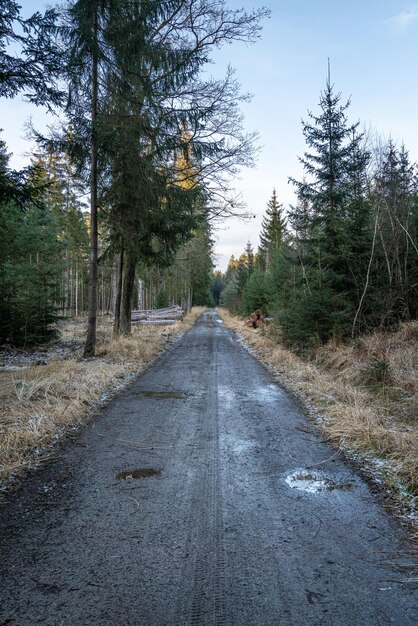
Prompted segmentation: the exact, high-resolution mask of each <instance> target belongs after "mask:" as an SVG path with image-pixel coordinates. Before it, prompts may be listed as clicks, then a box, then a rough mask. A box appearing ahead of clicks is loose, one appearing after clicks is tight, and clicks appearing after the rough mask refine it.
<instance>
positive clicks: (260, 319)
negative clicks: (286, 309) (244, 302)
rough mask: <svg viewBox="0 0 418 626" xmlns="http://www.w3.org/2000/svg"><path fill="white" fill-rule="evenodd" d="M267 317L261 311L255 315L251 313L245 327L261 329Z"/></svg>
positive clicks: (256, 311)
mask: <svg viewBox="0 0 418 626" xmlns="http://www.w3.org/2000/svg"><path fill="white" fill-rule="evenodd" d="M264 321H265V317H264V315H263V312H262V311H261V310H260V309H256V310H255V311H254V313H251V315H250V317H248V318H247V319H246V320H245V325H246V326H248V328H261V327H262V326H263V325H264Z"/></svg>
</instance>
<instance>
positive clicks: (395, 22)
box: [385, 4, 418, 35]
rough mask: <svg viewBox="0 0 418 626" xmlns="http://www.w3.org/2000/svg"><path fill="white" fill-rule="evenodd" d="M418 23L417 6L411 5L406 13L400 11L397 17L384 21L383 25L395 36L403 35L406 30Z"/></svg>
mask: <svg viewBox="0 0 418 626" xmlns="http://www.w3.org/2000/svg"><path fill="white" fill-rule="evenodd" d="M417 21H418V5H416V4H415V5H413V6H411V7H410V9H409V10H407V11H402V13H399V15H394V16H393V17H389V18H388V19H387V20H385V24H386V25H387V26H388V27H389V29H390V30H391V31H392V32H393V33H395V34H396V35H400V34H401V33H404V32H405V31H406V30H408V28H410V27H411V26H412V24H414V23H415V22H417Z"/></svg>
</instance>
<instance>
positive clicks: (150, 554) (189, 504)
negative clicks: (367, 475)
mask: <svg viewBox="0 0 418 626" xmlns="http://www.w3.org/2000/svg"><path fill="white" fill-rule="evenodd" d="M0 532H1V538H2V539H1V541H2V543H1V562H0V576H1V582H0V607H1V608H0V626H4V625H6V624H13V625H19V626H24V625H25V626H26V625H28V626H33V625H35V624H44V625H47V626H49V625H50V626H95V625H98V624H101V625H106V626H107V625H109V626H110V625H112V626H113V625H115V626H163V625H167V626H171V625H176V626H177V625H178V626H188V625H202V626H206V625H209V624H210V625H212V626H221V625H222V626H223V625H228V626H239V625H254V626H256V625H257V626H268V625H275V626H278V625H280V626H316V625H318V626H324V625H330V626H331V625H332V626H340V625H347V626H369V625H375V624H376V625H386V624H391V625H397V626H409V625H411V626H412V625H414V626H415V625H416V624H417V623H418V613H417V611H416V608H417V605H416V596H415V595H414V592H413V589H412V588H411V584H410V582H409V583H408V582H405V581H406V580H407V579H408V576H409V569H408V568H409V565H410V556H409V555H410V554H411V553H412V546H411V544H410V543H409V542H408V537H407V534H406V532H405V531H404V530H403V529H402V528H401V527H400V525H399V523H398V522H397V520H396V519H394V518H392V517H391V516H389V515H388V513H387V512H386V511H385V510H384V509H383V508H382V506H381V505H380V504H379V501H378V499H377V496H376V495H374V494H373V493H371V491H370V489H369V487H368V485H367V484H366V483H365V482H363V480H362V479H361V478H360V477H359V475H357V474H356V473H355V472H354V471H353V469H352V468H351V467H350V465H349V464H347V463H346V462H345V461H344V460H343V459H342V458H341V457H340V456H339V455H338V454H337V453H336V450H335V449H334V448H332V447H330V446H329V445H328V444H326V443H323V442H321V440H320V438H319V437H318V435H317V434H315V433H313V432H312V431H311V429H310V427H309V423H308V422H307V420H306V418H305V417H304V415H303V412H302V410H301V408H300V407H299V405H298V403H297V402H296V401H295V400H294V399H293V398H292V397H290V396H289V395H287V394H286V393H285V392H284V391H283V390H282V389H281V388H280V387H278V386H276V385H275V384H274V383H273V382H272V380H271V379H270V377H269V375H268V373H267V372H266V371H265V370H264V368H263V367H262V366H261V365H260V364H259V363H258V362H257V361H256V360H255V359H254V358H253V357H252V356H251V355H250V354H249V353H248V352H247V351H246V350H245V349H244V348H242V346H241V345H240V343H239V342H238V341H237V340H236V338H235V336H234V335H233V334H232V333H231V332H230V331H228V330H226V329H225V328H224V327H223V325H222V321H221V320H220V319H219V318H218V317H217V316H216V314H215V313H213V312H208V313H205V314H204V315H203V316H202V317H201V318H200V319H199V320H198V322H197V323H196V325H195V326H194V328H193V329H192V330H191V331H189V332H188V333H187V334H186V335H185V336H184V337H183V339H182V340H181V341H180V342H179V343H178V344H177V345H176V346H175V347H174V348H173V349H172V350H171V351H170V352H168V353H166V354H164V355H163V356H162V357H160V358H159V360H158V361H157V362H156V363H155V364H154V365H153V367H152V368H150V369H149V370H148V371H147V372H146V373H145V374H143V375H142V376H140V377H139V378H138V379H137V380H136V382H135V383H134V384H132V385H131V386H130V387H129V389H127V390H126V391H124V392H123V393H121V394H120V395H119V396H118V397H117V398H115V399H114V400H113V401H112V402H111V403H110V404H109V405H108V406H107V407H106V409H105V410H103V411H102V413H101V414H100V415H98V416H97V417H96V419H95V420H94V421H93V422H92V423H91V424H90V425H89V426H88V427H87V428H86V429H85V430H84V431H83V432H82V433H81V434H80V436H79V437H78V439H77V440H76V441H75V442H72V443H70V444H68V445H67V447H66V448H65V449H63V450H62V451H61V453H60V456H59V458H58V459H57V460H56V461H54V462H53V463H51V464H50V465H49V466H48V467H46V468H44V469H42V470H40V471H39V472H37V473H36V474H35V475H34V476H33V477H32V478H30V479H28V480H27V481H26V483H25V486H24V488H23V489H21V490H20V492H19V493H17V494H15V495H14V496H13V497H11V498H9V500H8V502H7V503H6V505H4V506H3V509H2V512H1V513H0Z"/></svg>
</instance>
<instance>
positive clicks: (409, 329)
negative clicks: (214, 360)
mask: <svg viewBox="0 0 418 626" xmlns="http://www.w3.org/2000/svg"><path fill="white" fill-rule="evenodd" d="M218 312H219V314H220V315H221V317H222V318H223V320H224V323H225V325H226V326H227V327H229V328H233V329H235V330H237V331H239V332H240V333H241V334H242V335H243V336H244V338H245V340H246V342H247V344H248V345H249V347H250V348H251V349H252V350H253V351H254V352H255V353H256V354H257V355H258V356H259V357H260V359H261V360H262V361H263V362H264V363H265V364H266V365H268V366H269V368H270V369H271V370H272V372H273V374H276V376H277V377H278V378H279V380H280V381H281V382H282V383H283V384H284V385H286V386H287V387H288V388H289V389H291V390H292V391H294V392H296V393H297V395H298V396H299V397H300V398H301V399H302V401H303V402H304V403H305V405H307V407H308V408H309V409H310V411H309V412H310V414H311V415H313V416H314V417H315V423H316V424H317V425H318V426H319V427H320V428H321V429H322V431H323V432H324V433H325V435H326V438H327V439H328V440H330V441H332V442H334V443H335V444H336V445H338V446H339V447H340V448H341V449H343V450H344V451H345V453H346V454H347V455H348V456H350V457H351V458H355V459H356V460H357V461H359V462H360V463H361V464H362V465H363V466H366V468H367V469H368V470H369V471H370V472H371V473H372V475H374V477H375V478H377V480H378V481H380V482H382V483H383V484H385V485H386V486H387V487H388V488H389V489H390V490H391V491H392V492H395V493H396V494H397V496H398V498H399V499H400V500H401V501H403V502H404V505H405V507H406V509H407V510H408V513H409V517H410V519H411V520H413V519H414V517H415V522H416V521H417V517H416V516H417V509H416V506H417V502H418V437H417V425H418V322H409V323H406V324H403V325H401V326H400V328H399V330H397V331H396V332H382V331H381V332H375V333H373V334H371V335H368V336H363V337H362V338H360V339H359V340H357V341H354V342H352V343H350V344H347V345H336V344H334V343H328V344H327V345H325V346H323V347H322V348H320V349H318V350H317V352H316V354H315V355H314V356H313V357H311V359H310V360H303V359H302V358H300V357H299V356H297V355H296V354H294V353H293V352H291V351H290V350H288V349H286V348H285V347H283V346H282V345H280V343H278V342H277V338H275V337H274V336H273V334H272V332H273V329H272V328H269V327H267V329H259V330H253V329H249V328H246V327H245V326H244V323H243V321H242V320H241V319H239V318H237V317H234V316H232V315H230V314H229V313H228V312H227V311H225V310H223V309H220V310H219V311H218ZM414 510H415V515H414Z"/></svg>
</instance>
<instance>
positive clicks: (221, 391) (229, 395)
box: [218, 385, 237, 408]
mask: <svg viewBox="0 0 418 626" xmlns="http://www.w3.org/2000/svg"><path fill="white" fill-rule="evenodd" d="M236 398H237V396H236V393H235V391H234V390H233V388H232V387H230V386H229V385H218V399H219V401H220V402H222V405H223V406H224V407H225V408H229V407H230V406H231V405H232V404H234V402H236Z"/></svg>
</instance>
